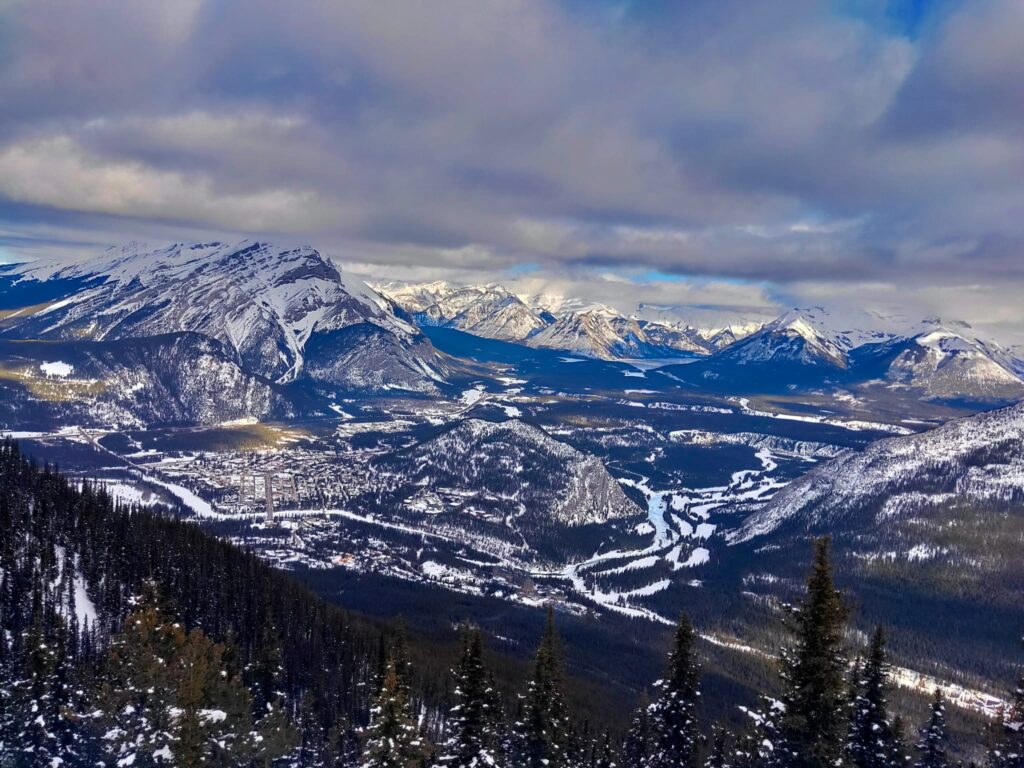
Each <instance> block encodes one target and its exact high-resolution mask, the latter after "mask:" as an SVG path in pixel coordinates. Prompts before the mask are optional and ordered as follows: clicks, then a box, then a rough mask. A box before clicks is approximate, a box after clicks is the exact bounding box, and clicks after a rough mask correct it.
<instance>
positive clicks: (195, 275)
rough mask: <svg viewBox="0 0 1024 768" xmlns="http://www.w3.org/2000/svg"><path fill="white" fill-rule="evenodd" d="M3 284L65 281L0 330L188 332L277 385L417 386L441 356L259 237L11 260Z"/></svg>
mask: <svg viewBox="0 0 1024 768" xmlns="http://www.w3.org/2000/svg"><path fill="white" fill-rule="evenodd" d="M8 277H9V278H13V280H12V281H11V282H10V284H8V285H7V286H6V293H7V294H9V295H14V296H16V295H17V293H18V292H19V291H20V292H22V293H24V294H26V295H30V294H33V293H38V292H39V291H40V290H41V288H40V286H41V285H43V284H47V283H52V284H59V285H67V286H71V287H72V288H71V290H69V292H68V295H67V296H66V297H64V298H62V299H61V300H60V301H55V302H47V303H44V304H43V305H36V306H31V307H26V308H25V309H24V310H23V311H22V312H20V313H15V315H10V316H8V317H7V318H5V320H4V322H3V325H2V327H0V334H2V335H3V336H6V337H8V338H32V339H80V340H89V341H108V340H116V339H128V338H136V339H137V338H148V337H153V336H159V335H164V334H170V333H183V332H191V333H198V334H202V335H203V336H206V337H208V338H210V339H214V340H216V341H218V342H219V343H220V344H221V345H222V346H223V349H224V350H225V352H226V353H227V354H228V355H229V356H230V357H231V358H232V359H234V360H235V361H236V362H237V363H238V365H239V366H241V368H243V369H244V370H246V371H248V372H250V373H251V374H254V375H257V376H261V377H263V378H265V379H268V380H270V381H273V382H277V383H281V384H284V383H288V382H293V381H297V380H302V379H313V380H316V381H318V382H322V383H326V384H331V385H335V386H340V387H344V388H353V389H368V390H381V389H405V390H411V391H420V392H427V391H433V390H435V388H436V384H437V382H438V381H440V380H442V379H443V377H444V374H445V362H444V360H443V358H442V357H441V356H440V355H439V354H438V353H437V352H436V351H435V350H434V349H433V347H432V346H431V345H430V343H429V341H428V340H427V339H426V338H425V337H424V336H423V335H422V334H421V333H420V332H419V331H418V330H417V329H416V328H415V326H413V325H412V324H411V323H408V322H406V321H405V320H403V319H402V318H401V317H400V316H399V315H398V314H396V312H395V311H394V307H393V305H392V304H391V303H390V302H389V301H388V300H386V299H385V298H383V297H381V296H380V295H378V294H377V293H375V292H374V291H372V290H371V289H369V288H368V287H367V286H365V285H363V284H362V283H360V282H358V281H349V280H345V279H343V278H342V276H341V274H340V272H339V271H338V269H337V268H336V267H335V266H334V265H333V264H332V263H331V262H330V260H329V259H327V258H325V257H324V256H322V255H321V254H320V253H319V252H318V251H317V250H315V249H313V248H310V247H301V248H292V249H281V248H276V247H274V246H272V245H270V244H267V243H259V242H251V241H248V240H246V241H242V242H241V243H233V244H228V243H216V242H215V243H197V244H193V245H183V244H175V245H171V246H168V247H166V248H159V249H156V250H150V249H148V248H145V247H143V246H140V245H137V244H130V245H127V246H125V247H123V248H119V249H110V250H108V251H107V252H106V253H104V254H102V255H100V256H97V257H94V258H84V259H81V260H80V261H77V262H74V263H68V262H67V261H57V260H54V261H40V262H33V263H30V264H27V265H22V266H20V267H17V268H15V270H14V271H13V272H9V273H8Z"/></svg>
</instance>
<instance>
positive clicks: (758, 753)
mask: <svg viewBox="0 0 1024 768" xmlns="http://www.w3.org/2000/svg"><path fill="white" fill-rule="evenodd" d="M0 536H2V538H0V628H2V631H0V766H3V767H4V768H6V767H7V766H11V767H14V766H17V767H19V768H20V767H21V766H26V767H28V766H32V767H33V768H35V767H37V766H38V767H39V768H42V767H43V766H46V767H47V768H55V767H56V766H134V767H138V768H149V767H150V766H187V767H189V768H191V767H192V766H262V767H264V768H266V767H269V766H280V767H281V768H284V767H285V766H288V767H292V766H294V767H296V768H298V767H307V766H308V767H311V768H312V767H313V766H316V767H323V768H356V767H357V766H358V767H359V768H484V767H485V766H496V767H497V768H612V767H613V766H614V767H615V768H698V766H700V767H701V768H705V767H706V768H818V767H823V766H852V767H854V768H876V767H877V768H886V767H889V766H904V765H907V766H921V767H922V768H940V767H941V766H954V765H957V764H961V756H960V755H958V754H956V753H955V750H954V749H953V748H952V744H951V742H950V734H949V727H948V723H947V703H946V702H945V701H944V700H943V698H942V695H941V693H936V694H935V697H934V699H933V701H932V703H931V707H930V712H929V716H928V718H927V719H926V720H925V721H924V722H919V723H910V722H905V721H904V720H903V719H902V718H901V717H900V716H899V714H898V713H897V712H896V711H895V709H894V707H893V706H892V705H891V702H890V697H891V694H892V688H891V681H890V677H889V661H888V657H887V650H886V635H885V629H884V628H883V627H879V628H878V629H877V630H876V631H875V632H874V634H873V635H872V636H871V638H870V642H869V643H868V644H867V645H866V647H860V648H858V647H855V646H854V645H853V644H851V641H850V633H849V632H847V627H848V620H849V618H850V610H851V609H850V600H849V599H848V596H847V595H845V594H844V593H842V592H841V591H840V590H839V589H838V588H837V587H836V585H835V583H834V580H833V573H832V566H831V564H830V558H829V541H828V539H827V538H822V539H820V540H818V541H817V543H816V546H815V549H814V552H813V557H812V559H811V563H810V567H809V570H808V575H807V578H806V582H805V589H804V592H803V594H802V595H801V596H800V599H799V600H798V601H796V602H795V604H793V605H791V606H788V607H787V610H786V615H785V619H784V622H785V631H786V633H787V637H788V642H787V645H786V650H785V652H784V653H783V655H782V657H781V658H780V659H779V660H778V662H777V664H776V665H775V674H777V677H778V680H777V682H778V685H777V686H776V688H775V689H773V695H768V693H766V694H765V695H764V696H763V697H762V698H761V701H760V703H759V704H758V706H756V707H743V708H742V717H741V718H739V719H737V720H730V721H729V722H725V721H722V722H710V721H709V718H708V717H707V716H706V714H705V711H704V710H705V708H704V707H703V706H702V675H701V658H700V657H701V654H700V652H699V650H698V647H697V640H698V636H697V633H696V631H695V629H694V627H693V625H692V623H691V622H690V620H689V619H688V618H687V617H686V616H681V617H680V619H679V622H678V625H677V627H676V629H675V632H674V635H673V637H672V640H671V644H670V647H669V648H668V649H667V658H666V662H665V670H664V673H663V675H662V676H661V678H660V679H658V680H656V681H652V684H651V686H650V696H649V697H647V698H646V699H645V700H643V701H642V702H640V704H639V706H637V707H636V709H635V712H634V713H633V714H632V717H631V719H630V720H629V725H628V727H624V728H620V727H616V726H615V725H614V724H613V723H591V721H590V720H589V719H587V718H586V717H583V716H581V714H580V712H578V711H575V708H574V707H573V706H572V704H571V701H572V700H573V698H574V697H573V696H571V695H570V693H571V692H572V690H573V686H575V685H576V682H575V681H574V680H573V679H572V678H571V676H569V675H568V674H567V672H566V657H565V655H566V654H565V649H564V647H563V644H562V643H561V641H560V639H559V633H558V626H557V624H558V619H557V612H556V611H555V610H554V609H553V607H551V606H549V607H548V610H547V621H546V624H545V627H544V630H543V633H542V635H541V636H540V638H538V641H537V645H536V648H535V651H534V654H533V657H532V659H531V660H530V662H529V664H527V665H523V664H518V665H517V664H515V663H512V662H510V661H509V660H508V659H506V658H505V657H502V656H501V655H499V654H495V653H492V652H490V651H489V650H488V648H487V638H486V637H484V636H483V634H482V632H481V631H480V630H479V629H478V628H476V627H474V626H471V625H469V624H466V625H464V626H463V627H462V628H461V630H460V633H459V641H458V644H457V647H455V648H439V647H437V646H436V645H435V644H433V643H432V642H431V641H428V640H426V639H424V638H420V637H417V636H416V635H415V634H414V633H412V632H408V631H406V630H405V629H403V627H402V626H401V625H400V624H395V623H390V624H382V623H378V622H374V621H372V620H369V619H367V618H365V617H362V616H360V615H358V614H355V613H352V612H349V611H345V610H343V609H342V608H340V607H338V606H337V605H334V604H332V603H329V602H327V601H326V600H324V599H322V598H320V597H318V596H316V595H315V594H314V593H313V592H312V591H311V590H310V589H309V588H308V587H307V586H305V585H303V584H302V583H300V582H299V581H297V580H296V579H295V578H293V577H292V576H289V575H288V574H286V573H283V572H281V571H277V570H275V569H273V568H271V567H270V566H269V565H267V564H266V563H264V562H262V561H261V560H260V559H259V558H257V557H256V556H255V555H253V554H251V553H249V552H246V551H243V550H241V549H238V548H235V547H233V546H232V545H230V544H228V543H226V542H224V541H222V540H220V539H218V538H216V537H215V536H213V535H211V534H209V533H206V532H204V531H202V530H200V529H199V528H198V527H196V526H195V525H193V524H191V523H187V522H183V521H180V520H178V519H176V518H175V516H174V515H173V514H172V513H171V512H170V511H169V510H167V511H161V510H144V509H140V508H138V507H131V506H126V505H123V504H119V503H116V502H115V500H114V499H112V498H111V497H110V496H109V495H108V494H107V493H106V492H105V490H104V489H103V488H101V487H94V486H93V485H91V484H90V483H88V482H84V483H83V482H81V481H72V480H69V479H68V478H66V477H64V476H63V475H62V474H61V473H60V472H59V471H58V470H57V469H56V468H54V467H51V466H46V465H44V466H38V465H37V464H36V463H35V462H33V461H32V460H31V459H30V458H28V457H26V456H24V455H23V454H22V453H21V451H20V450H19V448H18V446H17V444H16V443H15V442H12V441H9V440H8V441H5V442H4V443H2V444H0ZM1015 650H1016V649H1007V653H1008V654H1010V653H1013V652H1015ZM776 691H777V692H776ZM1006 698H1007V700H1008V702H1009V703H1008V705H1007V707H1006V708H1005V711H1003V712H1002V714H1001V716H1000V717H999V718H998V719H997V720H994V721H992V722H991V723H990V724H989V725H988V726H987V727H986V729H985V733H984V734H981V735H980V736H979V743H980V742H983V743H984V744H985V750H984V753H983V754H979V755H977V756H968V760H970V759H976V760H977V761H979V762H977V763H976V764H977V765H979V766H982V765H984V766H987V767H990V768H1022V767H1024V676H1022V677H1021V680H1020V682H1019V683H1017V685H1016V687H1015V688H1011V690H1010V691H1009V693H1008V696H1007V697H1006ZM624 701H625V699H624ZM623 706H629V705H627V704H623ZM625 720H626V718H625V717H624V718H623V721H625ZM737 722H740V723H742V724H741V725H737V724H736V723H737Z"/></svg>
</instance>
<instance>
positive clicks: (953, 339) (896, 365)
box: [855, 325, 1024, 400]
mask: <svg viewBox="0 0 1024 768" xmlns="http://www.w3.org/2000/svg"><path fill="white" fill-rule="evenodd" d="M857 358H858V359H857V361H856V365H855V367H856V369H857V370H860V371H862V374H861V376H862V378H864V379H871V378H879V379H882V380H884V382H885V383H886V385H887V386H888V387H890V388H893V389H910V390H914V391H916V392H920V393H921V394H922V395H923V396H924V397H931V398H958V397H971V398H976V399H980V400H1015V399H1019V398H1021V397H1024V380H1022V379H1021V377H1020V375H1019V374H1018V373H1017V372H1016V371H1015V370H1014V369H1013V367H1012V366H1013V363H1014V362H1015V361H1013V360H1012V358H1011V357H1010V356H1008V354H1006V353H1004V351H1003V350H1001V349H1000V348H998V347H995V346H994V345H991V344H987V343H985V342H982V341H980V340H979V339H976V338H972V337H971V336H969V335H966V334H962V333H958V332H957V331H956V330H952V329H950V328H947V327H944V326H941V325H937V326H935V327H933V328H928V329H926V330H925V331H923V332H922V333H918V334H916V335H914V336H913V337H911V338H907V339H894V340H892V341H890V342H888V343H887V344H881V345H872V346H870V347H864V348H863V349H862V350H861V351H860V353H859V354H858V355H857Z"/></svg>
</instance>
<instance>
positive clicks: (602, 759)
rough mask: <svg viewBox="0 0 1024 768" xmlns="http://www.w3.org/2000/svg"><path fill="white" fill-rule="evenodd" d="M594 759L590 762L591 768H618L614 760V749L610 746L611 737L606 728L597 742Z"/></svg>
mask: <svg viewBox="0 0 1024 768" xmlns="http://www.w3.org/2000/svg"><path fill="white" fill-rule="evenodd" d="M596 747H597V748H596V749H595V754H594V759H593V760H592V761H591V763H592V765H593V768H618V761H617V760H616V758H615V748H614V747H613V746H612V736H611V734H610V733H609V732H608V729H607V728H606V729H605V730H604V733H602V734H601V739H600V741H598V742H597V745H596Z"/></svg>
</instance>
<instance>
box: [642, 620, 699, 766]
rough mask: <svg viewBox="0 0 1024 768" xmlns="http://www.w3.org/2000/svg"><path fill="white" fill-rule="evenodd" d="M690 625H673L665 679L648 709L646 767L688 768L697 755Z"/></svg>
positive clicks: (695, 684)
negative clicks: (648, 729) (673, 632)
mask: <svg viewBox="0 0 1024 768" xmlns="http://www.w3.org/2000/svg"><path fill="white" fill-rule="evenodd" d="M693 646H694V635H693V625H692V624H691V623H690V619H689V618H688V617H687V616H685V615H684V616H682V617H681V618H680V619H679V623H678V625H677V626H676V632H675V636H674V637H673V641H672V649H671V651H670V652H669V657H668V669H667V670H666V672H665V677H664V678H663V679H661V680H659V681H658V682H657V683H656V684H655V689H656V690H657V694H658V695H657V698H656V699H655V701H654V703H653V704H652V705H651V708H650V727H651V734H652V750H651V754H650V755H649V757H648V758H647V761H646V765H647V766H650V768H692V767H693V766H696V765H697V759H698V755H699V752H700V730H699V727H698V723H697V704H698V701H699V699H700V688H699V677H698V671H697V660H696V658H695V652H694V647H693Z"/></svg>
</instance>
